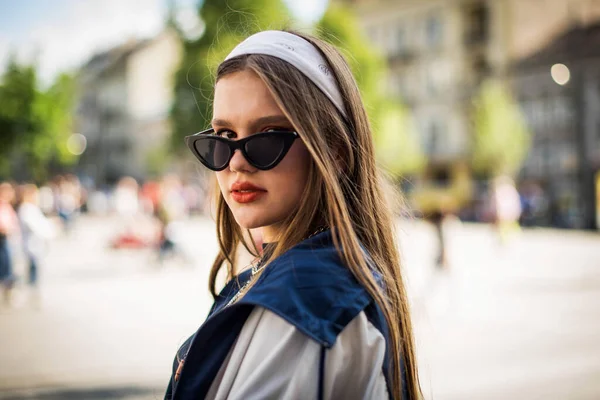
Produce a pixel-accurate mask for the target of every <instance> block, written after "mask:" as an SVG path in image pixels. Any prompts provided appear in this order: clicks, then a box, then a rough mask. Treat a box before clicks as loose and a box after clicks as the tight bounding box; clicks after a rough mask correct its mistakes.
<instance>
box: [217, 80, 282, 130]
mask: <svg viewBox="0 0 600 400" xmlns="http://www.w3.org/2000/svg"><path fill="white" fill-rule="evenodd" d="M277 114H283V112H282V111H281V109H280V108H279V106H278V105H277V103H276V102H275V99H274V98H273V95H272V94H271V92H270V91H269V89H268V88H267V85H265V83H264V82H263V81H262V80H261V79H260V78H259V77H258V75H256V73H254V72H253V71H250V70H244V71H239V72H234V73H231V74H228V75H225V76H223V77H222V78H220V79H219V81H218V82H217V84H216V86H215V98H214V103H213V116H214V118H215V119H226V120H228V121H231V122H234V123H244V122H245V121H246V120H248V119H251V118H256V117H260V116H263V115H277Z"/></svg>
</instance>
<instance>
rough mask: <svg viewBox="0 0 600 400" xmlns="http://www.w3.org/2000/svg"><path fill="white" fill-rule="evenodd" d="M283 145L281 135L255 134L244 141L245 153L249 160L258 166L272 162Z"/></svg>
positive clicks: (275, 159) (280, 151) (268, 164)
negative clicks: (250, 138)
mask: <svg viewBox="0 0 600 400" xmlns="http://www.w3.org/2000/svg"><path fill="white" fill-rule="evenodd" d="M284 147H285V141H284V139H283V137H282V135H279V134H275V135H269V136H257V137H255V138H252V140H249V141H248V142H247V143H246V146H245V149H244V150H246V154H247V155H248V158H249V160H248V161H250V162H252V163H254V164H255V165H257V166H259V167H268V166H270V165H271V164H273V163H274V162H275V161H277V159H278V158H279V156H280V155H281V153H282V152H283V149H284Z"/></svg>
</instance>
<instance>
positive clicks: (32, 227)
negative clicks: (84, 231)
mask: <svg viewBox="0 0 600 400" xmlns="http://www.w3.org/2000/svg"><path fill="white" fill-rule="evenodd" d="M21 197H22V200H21V205H20V206H19V209H18V212H17V214H18V216H19V223H20V226H21V236H22V240H23V249H24V251H25V255H26V256H27V261H28V279H27V283H28V284H29V286H30V288H31V289H32V300H33V301H34V302H35V303H36V305H39V292H38V290H37V288H38V278H39V268H40V262H41V259H42V257H43V255H44V253H45V251H46V249H47V240H48V239H50V238H53V237H54V236H55V235H56V228H55V226H54V224H53V223H52V222H51V221H50V220H49V219H48V218H46V216H45V215H44V213H43V212H42V210H41V209H40V207H39V191H38V188H37V187H36V186H35V185H33V184H27V185H23V186H22V187H21Z"/></svg>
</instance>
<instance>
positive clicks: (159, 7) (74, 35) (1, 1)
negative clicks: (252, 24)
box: [0, 0, 327, 83]
mask: <svg viewBox="0 0 600 400" xmlns="http://www.w3.org/2000/svg"><path fill="white" fill-rule="evenodd" d="M285 1H286V3H287V4H288V7H289V8H290V9H291V10H292V12H293V14H294V16H295V17H296V18H298V19H299V20H301V21H305V22H311V21H313V20H315V19H317V18H319V16H320V15H321V14H322V12H323V11H324V9H325V7H326V4H327V0H285ZM176 3H177V5H178V7H180V8H183V9H185V8H194V7H195V4H196V3H197V1H196V0H176ZM166 13H167V0H18V1H17V0H0V72H1V71H2V70H3V69H4V66H5V65H6V61H7V59H8V56H9V54H11V53H16V55H17V57H18V59H19V60H21V61H32V60H35V61H36V63H37V64H38V66H39V72H40V80H41V81H42V83H48V82H50V81H51V80H52V79H53V78H54V77H55V76H56V75H57V74H58V73H60V72H62V71H68V70H72V69H75V68H77V67H78V66H79V65H81V64H82V63H84V62H85V61H86V60H87V59H89V58H90V57H91V56H92V55H93V54H95V53H97V52H100V51H103V50H106V49H109V48H111V47H113V46H116V45H118V44H120V43H122V42H123V41H126V40H127V39H128V38H133V37H136V38H146V37H152V36H154V35H156V34H157V33H159V32H160V30H161V29H162V27H163V24H164V20H165V16H166Z"/></svg>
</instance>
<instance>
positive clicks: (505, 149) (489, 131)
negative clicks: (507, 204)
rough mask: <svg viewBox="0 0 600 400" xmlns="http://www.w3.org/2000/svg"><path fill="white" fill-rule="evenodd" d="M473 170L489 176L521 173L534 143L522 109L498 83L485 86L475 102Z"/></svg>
mask: <svg viewBox="0 0 600 400" xmlns="http://www.w3.org/2000/svg"><path fill="white" fill-rule="evenodd" d="M473 128H474V132H473V147H472V164H473V169H474V170H475V171H477V172H480V173H483V174H485V175H487V176H490V177H493V176H499V175H503V174H507V175H510V176H514V175H515V174H517V173H518V172H519V169H520V168H521V165H522V163H523V161H524V160H525V157H526V156H527V152H528V151H529V147H530V144H531V137H530V132H529V131H528V129H527V125H526V124H525V121H524V120H523V118H522V116H521V113H520V111H519V107H518V105H517V104H516V102H515V101H514V99H513V98H512V96H511V95H510V93H509V91H508V90H507V89H506V87H505V86H504V85H503V84H502V83H500V82H499V81H495V80H489V81H486V82H484V83H483V84H482V86H481V89H480V92H479V94H478V95H477V96H476V97H475V99H474V102H473Z"/></svg>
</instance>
